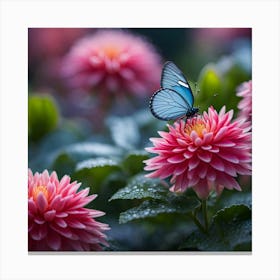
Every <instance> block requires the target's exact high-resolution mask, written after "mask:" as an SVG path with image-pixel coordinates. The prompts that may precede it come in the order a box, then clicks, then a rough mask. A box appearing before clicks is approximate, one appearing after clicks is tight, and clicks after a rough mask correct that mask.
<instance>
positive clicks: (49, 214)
mask: <svg viewBox="0 0 280 280" xmlns="http://www.w3.org/2000/svg"><path fill="white" fill-rule="evenodd" d="M55 214H56V211H55V210H49V211H47V212H45V213H44V218H45V220H46V221H47V222H51V221H52V220H53V219H54V218H55Z"/></svg>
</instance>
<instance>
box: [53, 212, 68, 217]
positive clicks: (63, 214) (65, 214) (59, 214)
mask: <svg viewBox="0 0 280 280" xmlns="http://www.w3.org/2000/svg"><path fill="white" fill-rule="evenodd" d="M55 216H56V217H57V218H66V217H68V213H65V212H60V213H56V215H55Z"/></svg>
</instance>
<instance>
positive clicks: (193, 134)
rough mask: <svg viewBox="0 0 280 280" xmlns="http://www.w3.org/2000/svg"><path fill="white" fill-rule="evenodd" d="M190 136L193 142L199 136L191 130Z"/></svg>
mask: <svg viewBox="0 0 280 280" xmlns="http://www.w3.org/2000/svg"><path fill="white" fill-rule="evenodd" d="M190 136H191V139H192V141H193V142H195V140H196V139H197V138H199V136H198V134H197V132H196V131H195V130H193V131H192V132H191V134H190Z"/></svg>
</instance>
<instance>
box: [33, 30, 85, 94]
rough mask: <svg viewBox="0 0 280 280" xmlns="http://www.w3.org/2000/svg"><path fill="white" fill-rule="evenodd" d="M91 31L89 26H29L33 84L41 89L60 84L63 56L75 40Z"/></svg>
mask: <svg viewBox="0 0 280 280" xmlns="http://www.w3.org/2000/svg"><path fill="white" fill-rule="evenodd" d="M89 31H90V29H88V28H29V29H28V75H29V82H30V83H32V84H33V85H32V86H34V85H35V86H36V87H39V88H41V89H49V88H50V87H57V86H59V84H60V80H59V76H60V69H61V59H62V57H63V56H64V55H65V53H66V52H67V51H68V50H69V48H70V46H71V45H72V44H73V42H74V41H75V40H77V39H78V38H80V37H81V36H84V35H85V34H86V33H88V32H89Z"/></svg>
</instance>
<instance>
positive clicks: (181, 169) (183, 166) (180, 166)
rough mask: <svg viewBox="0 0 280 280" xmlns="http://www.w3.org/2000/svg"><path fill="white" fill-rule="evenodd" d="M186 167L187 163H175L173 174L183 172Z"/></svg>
mask: <svg viewBox="0 0 280 280" xmlns="http://www.w3.org/2000/svg"><path fill="white" fill-rule="evenodd" d="M187 168H188V165H187V164H179V165H177V167H175V169H174V171H173V174H174V175H180V174H182V173H183V172H185V171H186V170H187ZM170 175H171V174H170Z"/></svg>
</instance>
